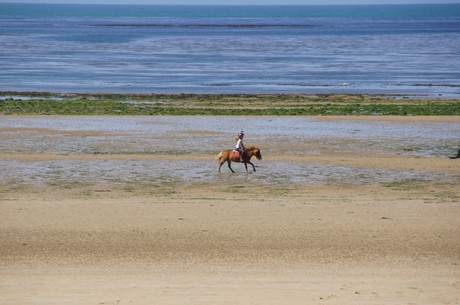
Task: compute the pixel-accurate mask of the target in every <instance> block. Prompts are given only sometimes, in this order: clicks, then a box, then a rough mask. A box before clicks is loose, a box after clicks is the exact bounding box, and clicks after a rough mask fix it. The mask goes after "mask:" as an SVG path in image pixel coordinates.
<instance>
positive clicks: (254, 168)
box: [246, 161, 256, 171]
mask: <svg viewBox="0 0 460 305" xmlns="http://www.w3.org/2000/svg"><path fill="white" fill-rule="evenodd" d="M248 163H249V164H251V165H252V169H253V170H254V171H256V167H255V166H254V164H252V162H251V161H248ZM247 170H248V168H247V166H246V171H247Z"/></svg>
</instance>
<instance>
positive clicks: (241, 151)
mask: <svg viewBox="0 0 460 305" xmlns="http://www.w3.org/2000/svg"><path fill="white" fill-rule="evenodd" d="M243 138H244V132H240V133H239V134H238V137H237V138H236V140H237V142H236V147H235V150H236V151H237V152H239V154H240V161H241V162H242V161H243V155H244V151H245V150H246V147H244V144H243Z"/></svg>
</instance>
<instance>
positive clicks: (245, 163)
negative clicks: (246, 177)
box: [244, 162, 248, 172]
mask: <svg viewBox="0 0 460 305" xmlns="http://www.w3.org/2000/svg"><path fill="white" fill-rule="evenodd" d="M244 167H245V168H246V172H248V163H247V162H244Z"/></svg>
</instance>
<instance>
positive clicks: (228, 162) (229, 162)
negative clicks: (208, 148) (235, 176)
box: [227, 160, 235, 173]
mask: <svg viewBox="0 0 460 305" xmlns="http://www.w3.org/2000/svg"><path fill="white" fill-rule="evenodd" d="M231 163H232V161H230V160H228V161H227V164H228V168H229V169H230V170H231V171H232V173H234V172H235V171H234V170H233V169H232V167H231V166H230V164H231Z"/></svg>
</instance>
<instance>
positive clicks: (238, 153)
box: [233, 149, 241, 159]
mask: <svg viewBox="0 0 460 305" xmlns="http://www.w3.org/2000/svg"><path fill="white" fill-rule="evenodd" d="M233 155H235V158H238V159H240V158H241V154H240V152H239V151H237V150H236V149H234V150H233Z"/></svg>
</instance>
